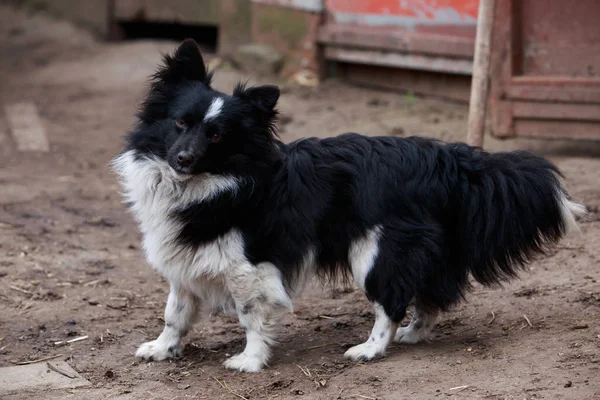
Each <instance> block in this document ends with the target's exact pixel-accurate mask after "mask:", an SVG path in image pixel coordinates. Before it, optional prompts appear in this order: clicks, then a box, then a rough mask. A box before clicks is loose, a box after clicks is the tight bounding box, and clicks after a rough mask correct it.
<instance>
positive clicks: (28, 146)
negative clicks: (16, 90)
mask: <svg viewBox="0 0 600 400" xmlns="http://www.w3.org/2000/svg"><path fill="white" fill-rule="evenodd" d="M4 110H5V113H6V119H7V120H8V125H9V128H10V132H11V134H12V137H13V139H14V141H15V143H16V144H17V150H19V151H42V152H47V151H49V150H50V144H49V143H48V138H47V137H46V129H45V128H44V125H43V124H42V121H41V120H40V116H39V114H38V110H37V107H36V106H35V104H33V103H29V102H27V103H13V104H7V105H6V106H5V108H4Z"/></svg>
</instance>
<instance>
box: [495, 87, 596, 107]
mask: <svg viewBox="0 0 600 400" xmlns="http://www.w3.org/2000/svg"><path fill="white" fill-rule="evenodd" d="M506 97H508V98H509V99H512V100H532V101H545V102H552V101H559V102H565V103H567V102H571V103H581V104H600V90H598V89H596V88H586V87H568V86H567V87H560V86H559V87H551V86H512V85H511V86H508V87H507V88H506Z"/></svg>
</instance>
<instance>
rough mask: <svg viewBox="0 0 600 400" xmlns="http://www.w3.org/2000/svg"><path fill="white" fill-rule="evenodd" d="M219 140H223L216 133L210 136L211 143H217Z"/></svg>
mask: <svg viewBox="0 0 600 400" xmlns="http://www.w3.org/2000/svg"><path fill="white" fill-rule="evenodd" d="M221 140H223V136H221V135H219V134H218V133H213V134H212V135H210V141H211V142H213V143H219V142H220V141H221Z"/></svg>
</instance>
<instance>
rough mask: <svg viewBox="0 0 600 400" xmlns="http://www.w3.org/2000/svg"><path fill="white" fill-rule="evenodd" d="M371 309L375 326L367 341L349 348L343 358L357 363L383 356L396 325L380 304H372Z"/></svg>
mask: <svg viewBox="0 0 600 400" xmlns="http://www.w3.org/2000/svg"><path fill="white" fill-rule="evenodd" d="M373 307H374V309H375V324H374V325H373V330H372V331H371V335H370V336H369V340H367V341H366V342H364V343H363V344H359V345H358V346H354V347H351V348H349V349H348V350H347V351H346V353H345V354H344V356H345V357H348V358H351V359H353V360H355V361H358V360H372V359H373V358H375V357H376V356H383V355H385V351H386V350H387V347H388V345H389V344H390V342H391V340H392V338H393V336H394V332H395V331H396V327H397V326H398V324H396V323H394V322H392V320H390V318H389V317H388V316H387V314H386V313H385V311H384V309H383V307H382V306H381V305H380V304H378V303H374V304H373Z"/></svg>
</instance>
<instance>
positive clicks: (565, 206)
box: [457, 152, 585, 285]
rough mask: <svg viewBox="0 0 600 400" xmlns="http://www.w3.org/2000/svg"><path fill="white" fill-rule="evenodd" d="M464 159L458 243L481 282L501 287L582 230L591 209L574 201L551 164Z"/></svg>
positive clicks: (514, 156) (515, 155) (509, 157)
mask: <svg viewBox="0 0 600 400" xmlns="http://www.w3.org/2000/svg"><path fill="white" fill-rule="evenodd" d="M462 156H466V154H464V153H463V154H462ZM463 160H464V162H463V163H461V164H462V167H463V171H467V179H466V180H464V181H463V185H462V190H460V198H459V199H458V200H459V201H460V203H461V204H460V209H461V212H460V213H459V215H457V218H458V221H457V222H458V224H457V225H458V226H459V230H460V232H458V233H459V235H457V238H459V239H458V242H460V243H457V245H458V246H459V247H460V258H461V262H462V263H464V265H465V266H466V267H467V268H468V270H469V271H470V272H471V274H472V275H473V277H474V278H475V280H477V281H478V282H480V283H482V284H484V285H497V284H499V283H501V282H502V281H503V280H506V279H508V278H511V277H514V276H515V275H516V274H517V272H518V270H519V269H520V268H522V267H523V266H524V265H525V264H526V263H527V262H528V261H530V260H531V259H533V258H534V257H535V256H536V255H538V254H543V253H544V252H545V251H547V249H548V248H549V245H552V244H554V243H556V242H558V241H559V240H560V239H561V238H562V237H563V236H564V235H565V234H566V233H567V232H569V231H570V230H574V229H577V223H576V221H575V216H576V215H582V214H584V213H585V207H584V206H582V205H580V204H577V203H575V202H573V201H571V200H570V199H569V197H568V195H567V192H566V191H565V189H563V187H562V186H561V184H560V180H559V178H560V177H561V175H560V172H559V171H558V169H557V168H556V167H555V166H554V165H553V164H552V163H550V162H549V161H546V160H545V159H543V158H540V157H536V156H534V155H532V154H530V153H526V152H512V153H497V154H488V153H485V152H473V153H471V154H470V157H469V160H468V161H467V160H466V159H464V158H463Z"/></svg>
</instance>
